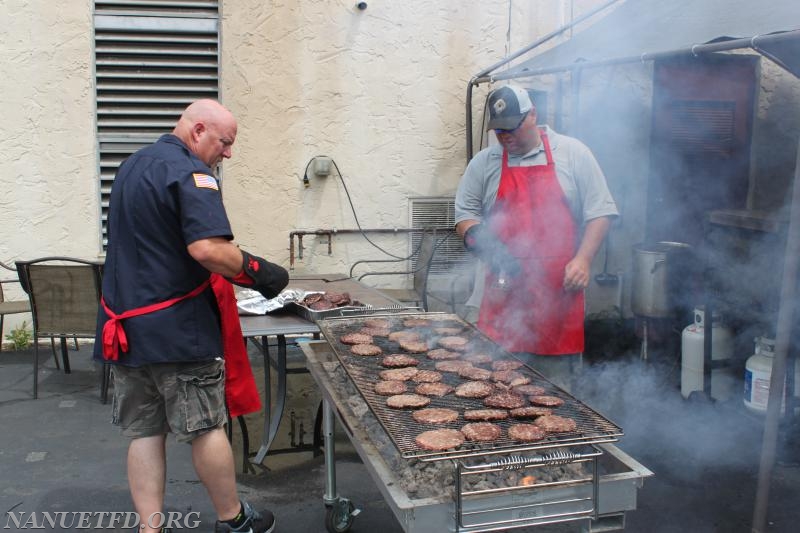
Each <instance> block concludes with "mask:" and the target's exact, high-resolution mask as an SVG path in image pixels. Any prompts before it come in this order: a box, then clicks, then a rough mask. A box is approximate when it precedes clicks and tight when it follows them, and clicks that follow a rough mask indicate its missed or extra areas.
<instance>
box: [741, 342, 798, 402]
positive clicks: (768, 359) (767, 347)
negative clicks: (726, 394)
mask: <svg viewBox="0 0 800 533" xmlns="http://www.w3.org/2000/svg"><path fill="white" fill-rule="evenodd" d="M755 343H756V349H755V353H754V354H753V355H751V356H750V357H749V358H748V359H747V361H746V362H745V366H744V405H745V407H747V408H748V409H750V410H751V411H753V412H756V413H760V414H764V413H766V412H767V404H768V400H769V383H770V379H771V378H772V361H773V359H774V356H775V339H771V338H769V337H756V338H755ZM787 371H788V368H787ZM799 379H800V364H795V368H794V382H795V396H796V397H797V396H798V395H800V390H799V389H800V381H798V380H799ZM785 410H786V395H785V394H784V397H783V401H782V403H781V414H783V413H784V412H785Z"/></svg>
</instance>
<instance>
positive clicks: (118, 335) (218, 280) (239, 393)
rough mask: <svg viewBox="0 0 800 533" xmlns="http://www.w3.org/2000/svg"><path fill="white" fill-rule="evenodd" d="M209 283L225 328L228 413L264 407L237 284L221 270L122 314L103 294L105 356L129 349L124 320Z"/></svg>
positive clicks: (109, 357) (173, 301)
mask: <svg viewBox="0 0 800 533" xmlns="http://www.w3.org/2000/svg"><path fill="white" fill-rule="evenodd" d="M209 284H210V285H211V289H212V290H213V291H214V296H215V297H216V299H217V306H218V307H219V314H220V322H221V328H222V352H223V354H224V357H225V401H226V404H227V407H228V413H229V414H230V416H231V417H234V418H235V417H237V416H240V415H246V414H248V413H254V412H256V411H259V410H261V397H260V395H259V393H258V388H257V387H256V381H255V378H254V377H253V370H252V369H251V368H250V359H248V357H247V346H246V345H245V342H244V337H243V336H242V327H241V324H240V323H239V310H238V308H237V306H236V295H235V294H234V292H233V285H231V283H230V282H229V281H228V280H226V279H225V278H224V277H222V276H220V275H219V274H211V277H210V278H209V279H208V280H206V281H204V282H203V283H202V284H200V286H198V287H197V288H196V289H194V290H193V291H191V292H189V293H187V294H184V295H183V296H179V297H177V298H172V299H171V300H166V301H164V302H159V303H156V304H152V305H146V306H143V307H138V308H136V309H131V310H129V311H125V312H124V313H120V314H119V315H117V314H115V313H114V312H113V311H111V309H110V308H109V307H108V306H107V305H106V302H105V300H104V299H103V298H102V297H101V298H100V303H101V304H102V306H103V309H104V310H105V312H106V314H107V315H108V316H109V320H108V321H107V322H106V323H105V324H104V326H103V332H102V339H101V342H102V343H103V357H104V358H105V359H106V360H112V361H116V360H118V359H119V352H120V351H122V352H123V353H124V352H127V351H128V339H127V337H126V335H125V330H124V329H123V327H122V321H123V320H125V319H126V318H131V317H134V316H141V315H145V314H147V313H152V312H154V311H159V310H161V309H166V308H167V307H170V306H172V305H175V304H176V303H178V302H180V301H182V300H186V299H188V298H194V297H195V296H197V295H199V294H200V293H201V292H203V291H204V290H205V289H206V287H208V285H209Z"/></svg>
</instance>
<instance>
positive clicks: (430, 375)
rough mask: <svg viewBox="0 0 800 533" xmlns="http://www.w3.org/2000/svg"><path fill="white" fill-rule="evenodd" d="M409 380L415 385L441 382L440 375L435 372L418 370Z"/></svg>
mask: <svg viewBox="0 0 800 533" xmlns="http://www.w3.org/2000/svg"><path fill="white" fill-rule="evenodd" d="M411 379H412V380H414V381H416V382H417V383H436V382H437V381H442V373H441V372H437V371H436V370H420V371H419V372H417V373H416V374H415V375H414V377H413V378H411Z"/></svg>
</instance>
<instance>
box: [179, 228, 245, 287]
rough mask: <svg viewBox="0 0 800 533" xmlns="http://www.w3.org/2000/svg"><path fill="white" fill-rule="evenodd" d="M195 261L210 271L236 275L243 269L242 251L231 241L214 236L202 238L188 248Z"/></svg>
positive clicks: (229, 275)
mask: <svg viewBox="0 0 800 533" xmlns="http://www.w3.org/2000/svg"><path fill="white" fill-rule="evenodd" d="M186 249H187V250H188V251H189V255H191V256H192V257H193V258H194V259H195V261H197V262H198V263H200V264H201V265H203V267H204V268H205V269H206V270H208V271H209V272H215V273H217V274H221V275H223V276H225V277H228V278H232V277H235V276H236V275H237V274H239V273H240V272H241V271H242V252H241V251H240V250H239V248H238V247H237V246H236V245H235V244H233V243H232V242H231V241H229V240H227V239H224V238H221V237H212V238H210V239H200V240H199V241H195V242H193V243H191V244H190V245H189V246H187V248H186Z"/></svg>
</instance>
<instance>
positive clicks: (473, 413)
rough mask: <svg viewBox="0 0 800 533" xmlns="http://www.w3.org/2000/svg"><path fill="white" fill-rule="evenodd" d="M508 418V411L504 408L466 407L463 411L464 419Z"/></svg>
mask: <svg viewBox="0 0 800 533" xmlns="http://www.w3.org/2000/svg"><path fill="white" fill-rule="evenodd" d="M506 418H508V411H506V410H505V409H466V410H465V411H464V419H465V420H483V421H486V420H505V419H506Z"/></svg>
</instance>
